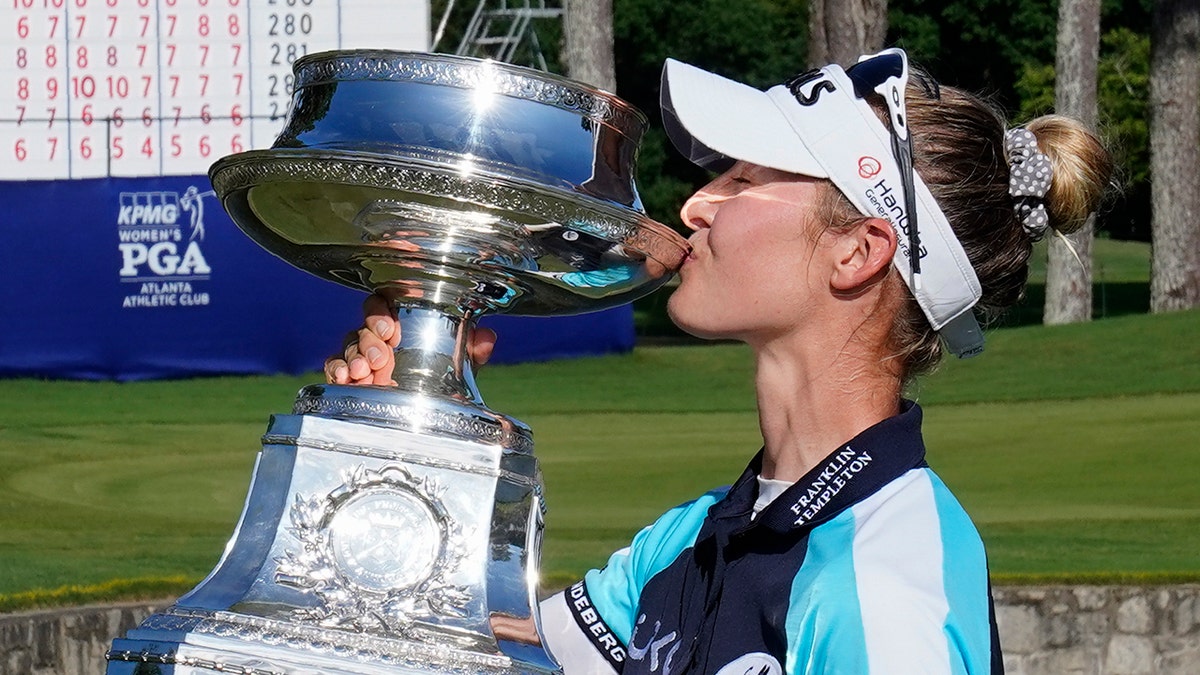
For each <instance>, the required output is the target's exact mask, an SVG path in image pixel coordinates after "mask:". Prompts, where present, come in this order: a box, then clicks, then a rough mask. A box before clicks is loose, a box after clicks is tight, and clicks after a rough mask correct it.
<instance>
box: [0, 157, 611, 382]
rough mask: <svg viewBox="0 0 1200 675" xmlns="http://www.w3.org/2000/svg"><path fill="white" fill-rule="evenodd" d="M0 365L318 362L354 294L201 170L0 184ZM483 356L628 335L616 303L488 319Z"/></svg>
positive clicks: (169, 372) (521, 357)
mask: <svg viewBox="0 0 1200 675" xmlns="http://www.w3.org/2000/svg"><path fill="white" fill-rule="evenodd" d="M0 199H2V200H3V203H5V204H7V205H8V207H7V213H6V214H5V216H4V224H3V231H4V237H3V243H2V244H0V269H2V270H3V278H4V284H3V285H0V317H3V327H2V329H0V376H2V377H48V378H67V379H111V380H141V379H151V378H170V377H188V376H196V375H217V374H267V373H292V374H295V373H301V372H306V371H312V370H316V369H319V368H320V366H321V363H322V362H323V361H324V359H325V357H326V356H327V355H328V354H329V353H330V352H332V351H335V350H336V349H337V348H338V346H339V345H340V344H341V341H342V336H343V335H344V334H345V333H346V332H347V331H348V330H350V329H352V328H354V327H355V326H357V325H358V324H359V323H360V322H361V310H360V307H361V304H362V300H363V297H364V294H363V293H362V292H360V291H354V290H352V289H348V288H343V287H341V286H338V285H336V284H333V283H331V282H328V281H324V280H321V279H317V278H316V277H313V276H311V275H309V274H306V273H304V272H302V271H300V270H297V269H296V268H293V267H292V266H290V265H288V264H287V263H285V262H283V261H281V260H279V259H277V258H275V257H274V256H272V255H271V254H269V253H267V252H266V251H264V250H262V249H261V248H259V247H258V245H257V244H255V243H253V242H252V241H250V239H249V238H248V237H246V236H245V235H244V234H242V232H241V231H240V230H239V229H238V228H237V227H236V226H235V225H234V224H233V222H232V221H231V220H230V219H229V216H228V215H226V213H225V212H224V210H223V209H222V208H221V206H220V204H219V203H218V200H217V198H216V196H215V195H214V194H213V192H212V187H211V185H210V184H209V182H208V178H207V177H204V176H176V177H162V178H102V179H93V180H71V181H27V182H0ZM485 322H486V323H487V324H488V325H491V326H492V327H493V328H495V329H496V330H497V332H498V333H499V334H500V340H499V342H498V344H497V347H496V354H495V357H494V359H493V361H494V362H499V363H512V362H517V361H526V360H536V359H548V358H560V357H571V356H580V355H585V354H603V353H610V352H615V351H627V350H629V349H631V348H632V347H633V341H634V334H633V314H632V309H631V308H629V307H628V306H626V307H621V308H617V309H613V310H608V311H604V312H597V313H594V314H584V315H579V316H573V317H554V318H519V317H489V318H488V319H486V320H485Z"/></svg>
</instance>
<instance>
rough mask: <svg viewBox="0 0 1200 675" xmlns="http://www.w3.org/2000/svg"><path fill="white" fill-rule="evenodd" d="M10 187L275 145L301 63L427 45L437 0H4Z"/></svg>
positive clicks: (2, 78) (2, 157) (1, 143)
mask: <svg viewBox="0 0 1200 675" xmlns="http://www.w3.org/2000/svg"><path fill="white" fill-rule="evenodd" d="M0 15H2V18H0V31H3V34H2V35H0V180H53V179H73V178H99V177H108V176H115V177H140V176H171V175H199V174H204V173H206V172H207V170H208V167H209V166H210V165H211V164H212V163H213V162H214V161H215V160H216V159H217V158H219V157H222V156H224V155H228V154H231V153H235V152H241V151H243V150H248V149H251V148H262V147H269V146H270V144H271V142H272V141H273V140H274V138H275V135H276V134H277V133H278V132H279V130H280V128H281V126H282V122H283V118H284V116H285V115H286V114H287V112H288V106H289V104H290V102H291V96H292V85H293V82H292V64H293V63H294V62H295V61H296V59H298V58H300V57H301V56H304V55H305V54H310V53H315V52H319V51H325V50H330V49H363V48H375V49H399V50H423V49H426V48H427V46H428V40H429V38H428V35H429V4H428V0H419V1H411V0H0Z"/></svg>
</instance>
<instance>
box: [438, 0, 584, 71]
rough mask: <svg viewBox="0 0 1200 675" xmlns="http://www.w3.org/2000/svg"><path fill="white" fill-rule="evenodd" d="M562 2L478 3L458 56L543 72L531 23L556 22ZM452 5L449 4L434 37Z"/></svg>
mask: <svg viewBox="0 0 1200 675" xmlns="http://www.w3.org/2000/svg"><path fill="white" fill-rule="evenodd" d="M563 2H564V0H521V1H520V2H516V1H510V0H479V4H478V5H477V6H476V7H475V13H474V14H473V15H472V16H471V21H470V23H468V24H467V30H466V32H465V33H463V38H462V41H461V42H460V43H459V45H458V49H457V50H456V51H455V53H456V54H459V55H460V56H475V57H479V58H490V59H495V60H497V61H504V62H506V63H516V64H519V65H526V66H532V67H535V68H540V69H542V70H546V69H547V68H546V57H545V55H544V54H543V52H542V46H541V44H540V43H539V42H538V36H537V30H536V25H535V22H539V21H547V20H550V21H558V20H561V19H562V16H563V14H564V12H565V11H566V10H565V9H564V6H563ZM453 4H454V3H453V2H450V3H449V6H448V7H447V10H446V14H445V15H444V16H443V18H442V24H441V26H440V27H439V28H438V38H440V37H441V34H442V30H443V29H444V26H445V23H446V16H448V15H449V12H450V9H451V8H452V7H453Z"/></svg>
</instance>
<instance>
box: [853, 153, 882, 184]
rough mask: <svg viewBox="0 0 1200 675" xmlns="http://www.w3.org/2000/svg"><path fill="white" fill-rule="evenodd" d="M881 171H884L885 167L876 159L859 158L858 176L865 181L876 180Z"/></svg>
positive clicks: (868, 157)
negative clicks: (868, 179) (867, 179)
mask: <svg viewBox="0 0 1200 675" xmlns="http://www.w3.org/2000/svg"><path fill="white" fill-rule="evenodd" d="M880 171H883V165H882V164H880V163H879V160H877V159H875V158H874V157H870V156H863V157H859V158H858V175H859V176H862V177H863V178H864V179H866V178H874V177H875V176H877V175H878V174H879V172H880Z"/></svg>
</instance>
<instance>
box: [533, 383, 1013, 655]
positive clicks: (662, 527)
mask: <svg viewBox="0 0 1200 675" xmlns="http://www.w3.org/2000/svg"><path fill="white" fill-rule="evenodd" d="M920 423H921V411H920V408H919V407H918V406H917V405H915V404H912V403H908V402H906V403H905V406H904V410H903V412H902V413H901V414H900V415H897V416H895V417H892V418H889V419H887V420H884V421H883V422H880V423H879V424H877V425H875V426H873V427H871V428H870V429H867V430H866V431H864V432H863V433H861V434H859V435H858V436H856V437H855V438H854V439H852V440H851V441H850V442H849V443H847V444H845V445H843V446H842V447H841V448H839V449H837V450H836V451H834V452H833V453H831V454H830V455H829V456H828V457H827V458H826V459H825V460H824V461H823V462H822V463H821V464H820V465H819V466H817V467H815V468H814V469H813V470H812V471H810V472H809V473H808V474H807V475H805V476H804V477H803V478H802V479H801V480H800V481H798V482H797V483H795V484H794V485H792V486H791V487H790V488H788V489H787V490H786V491H784V493H783V494H781V495H780V496H779V497H778V498H777V499H775V500H774V501H772V502H771V503H770V504H769V505H768V506H767V507H766V508H764V509H763V511H762V512H761V513H759V514H757V516H756V517H755V516H753V515H752V508H753V505H754V502H755V498H756V496H757V491H758V482H757V480H756V477H757V475H758V471H759V467H760V462H761V455H760V456H759V457H756V458H755V460H754V461H753V462H752V463H751V465H750V466H749V467H748V468H747V469H746V472H745V473H744V474H743V475H742V477H741V478H740V479H739V480H738V481H737V482H736V483H735V484H734V485H733V486H732V487H729V488H725V489H721V490H715V491H713V492H709V493H707V494H705V495H703V496H702V497H700V498H699V499H696V500H695V501H692V502H689V503H687V504H684V505H682V506H679V507H677V508H675V509H672V510H671V511H668V512H667V513H666V514H664V515H663V516H662V517H660V518H659V519H658V520H657V521H656V522H655V523H654V524H652V525H650V526H649V527H647V528H645V529H643V530H642V531H641V532H639V533H638V534H637V535H636V536H635V537H634V539H633V542H632V544H631V545H630V546H629V547H628V548H626V549H622V550H621V551H618V552H617V553H615V554H614V555H613V556H612V557H611V558H610V560H609V561H608V564H607V565H606V566H605V567H604V569H602V570H593V571H592V572H589V573H588V574H587V576H586V577H585V579H584V580H583V581H581V582H580V583H579V584H576V585H575V586H573V587H572V588H570V589H568V590H567V591H565V592H564V593H563V594H560V595H557V596H554V597H553V598H550V599H548V600H547V601H546V602H544V603H543V627H544V638H545V639H546V642H547V645H548V646H549V647H550V649H551V651H552V652H553V653H554V654H555V655H556V657H558V658H559V659H560V661H562V663H563V666H564V670H565V671H566V674H567V675H577V674H582V673H612V672H622V673H624V675H635V674H637V675H642V674H646V675H680V674H682V673H687V674H689V675H700V674H716V675H778V674H780V673H788V674H789V675H798V674H800V673H839V674H840V673H848V674H856V673H888V674H892V673H921V674H926V673H970V674H972V675H983V674H986V673H997V672H1002V670H1003V669H1002V665H1001V659H1000V655H999V645H998V640H997V637H996V632H995V620H994V616H993V611H992V608H991V601H990V589H989V587H988V575H987V561H986V558H985V555H984V550H983V544H982V542H981V540H980V538H979V535H978V533H977V532H976V530H975V527H974V526H973V525H972V523H971V521H970V519H969V518H968V517H967V515H966V513H965V511H963V509H962V507H961V506H960V505H959V503H958V501H957V500H956V499H955V498H954V496H953V495H952V494H950V491H949V490H948V489H947V488H946V486H945V484H943V483H942V481H941V480H940V479H939V478H938V477H937V476H936V475H935V474H934V473H933V471H931V470H930V469H929V468H928V467H927V466H926V465H925V461H924V456H925V451H924V444H923V442H922V440H921V433H920Z"/></svg>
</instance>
